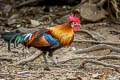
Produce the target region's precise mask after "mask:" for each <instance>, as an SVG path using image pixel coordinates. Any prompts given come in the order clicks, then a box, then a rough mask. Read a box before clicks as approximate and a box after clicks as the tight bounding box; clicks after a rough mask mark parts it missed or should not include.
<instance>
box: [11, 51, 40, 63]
mask: <svg viewBox="0 0 120 80" xmlns="http://www.w3.org/2000/svg"><path fill="white" fill-rule="evenodd" d="M41 55H42V54H41V53H34V54H33V55H32V56H30V57H27V58H25V59H23V60H20V61H18V62H16V63H14V64H13V65H20V64H25V63H27V62H32V61H34V60H35V59H37V58H38V57H39V56H41Z"/></svg>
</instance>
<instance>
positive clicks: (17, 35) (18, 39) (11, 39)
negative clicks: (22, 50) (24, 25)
mask: <svg viewBox="0 0 120 80" xmlns="http://www.w3.org/2000/svg"><path fill="white" fill-rule="evenodd" d="M0 38H1V39H4V40H5V41H7V42H8V51H10V50H11V49H10V45H11V43H13V44H14V47H16V46H17V45H18V44H20V43H23V42H24V38H25V33H23V32H0Z"/></svg>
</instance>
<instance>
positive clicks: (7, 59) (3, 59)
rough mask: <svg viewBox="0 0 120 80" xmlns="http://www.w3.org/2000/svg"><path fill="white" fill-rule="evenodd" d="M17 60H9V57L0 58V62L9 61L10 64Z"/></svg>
mask: <svg viewBox="0 0 120 80" xmlns="http://www.w3.org/2000/svg"><path fill="white" fill-rule="evenodd" d="M14 60H16V59H13V58H7V57H0V61H8V62H12V61H14Z"/></svg>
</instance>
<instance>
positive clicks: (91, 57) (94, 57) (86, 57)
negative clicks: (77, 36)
mask: <svg viewBox="0 0 120 80" xmlns="http://www.w3.org/2000/svg"><path fill="white" fill-rule="evenodd" d="M98 58H100V56H85V57H83V56H81V57H76V58H72V59H67V60H64V61H60V62H58V63H61V64H64V63H67V62H69V61H72V60H77V59H98Z"/></svg>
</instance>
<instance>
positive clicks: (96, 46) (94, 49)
mask: <svg viewBox="0 0 120 80" xmlns="http://www.w3.org/2000/svg"><path fill="white" fill-rule="evenodd" d="M100 49H110V50H113V51H116V52H120V48H119V47H115V46H111V45H106V44H99V45H95V46H91V47H88V48H84V49H80V50H76V51H73V52H74V53H76V54H81V53H87V52H91V51H96V50H100Z"/></svg>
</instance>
